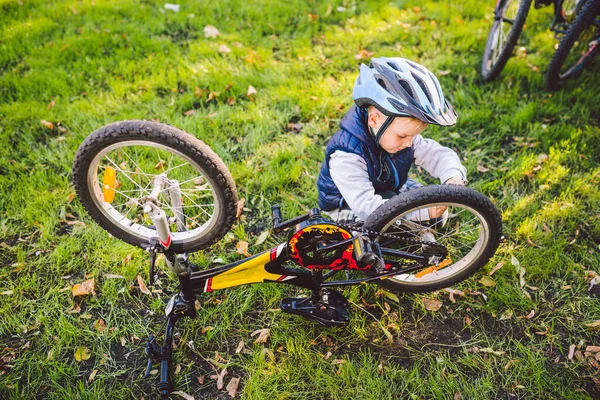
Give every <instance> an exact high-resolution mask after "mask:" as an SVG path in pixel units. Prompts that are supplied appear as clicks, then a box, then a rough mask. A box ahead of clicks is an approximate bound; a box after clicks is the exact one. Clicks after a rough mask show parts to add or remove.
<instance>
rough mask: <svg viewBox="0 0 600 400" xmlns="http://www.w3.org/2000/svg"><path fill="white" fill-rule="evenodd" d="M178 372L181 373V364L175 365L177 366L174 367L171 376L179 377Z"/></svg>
mask: <svg viewBox="0 0 600 400" xmlns="http://www.w3.org/2000/svg"><path fill="white" fill-rule="evenodd" d="M180 372H181V364H177V366H176V367H175V372H173V374H174V375H179V373H180Z"/></svg>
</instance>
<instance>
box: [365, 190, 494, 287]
mask: <svg viewBox="0 0 600 400" xmlns="http://www.w3.org/2000/svg"><path fill="white" fill-rule="evenodd" d="M363 228H365V229H368V230H372V231H378V232H383V233H389V234H393V235H397V236H403V237H406V238H408V239H416V240H418V241H425V242H433V243H436V244H439V245H442V246H444V247H445V249H446V250H447V252H448V255H447V257H446V259H445V260H442V262H440V264H439V266H438V267H433V266H430V267H424V268H423V269H422V270H418V271H415V272H413V273H407V274H400V275H394V276H392V277H390V278H387V279H383V280H381V281H380V282H379V284H380V285H381V286H384V287H386V288H387V289H390V290H393V291H397V292H429V291H433V290H439V289H443V288H445V287H448V286H451V285H453V284H455V283H458V282H460V281H462V280H464V279H466V278H468V277H469V276H471V275H472V274H473V273H475V272H476V271H477V270H478V269H480V268H481V267H483V266H484V265H485V264H486V263H487V262H488V260H489V259H490V257H492V256H493V255H494V253H495V251H496V248H497V247H498V244H499V242H500V238H501V237H502V221H501V219H500V214H499V213H498V210H497V209H496V207H495V206H494V205H493V204H492V202H491V201H490V200H489V199H488V198H487V197H485V196H484V195H482V194H481V193H479V192H477V191H475V190H473V189H470V188H466V187H463V186H455V185H431V186H425V187H422V188H418V189H414V190H410V191H408V192H405V193H402V194H400V195H398V196H396V197H394V198H392V199H390V200H388V201H387V202H385V203H384V204H383V205H382V206H381V207H379V208H378V209H377V210H375V212H374V213H373V214H372V215H371V216H369V218H367V220H366V221H365V223H364V225H363ZM377 240H378V242H379V244H380V245H381V246H382V247H385V248H391V249H395V250H401V251H405V252H409V253H413V254H418V255H420V254H424V253H426V252H427V245H424V244H416V243H409V242H407V241H402V240H396V239H391V238H386V237H380V238H379V239H377ZM386 260H387V261H389V259H388V258H387V257H386Z"/></svg>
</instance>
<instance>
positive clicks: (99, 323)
mask: <svg viewBox="0 0 600 400" xmlns="http://www.w3.org/2000/svg"><path fill="white" fill-rule="evenodd" d="M94 329H95V330H97V331H98V333H103V332H104V331H105V330H106V323H105V322H104V320H103V319H102V318H98V319H97V320H96V321H95V322H94Z"/></svg>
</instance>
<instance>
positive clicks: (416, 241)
mask: <svg viewBox="0 0 600 400" xmlns="http://www.w3.org/2000/svg"><path fill="white" fill-rule="evenodd" d="M336 225H338V226H339V227H341V228H344V229H348V230H350V231H356V232H361V233H366V234H368V235H375V236H380V237H386V238H390V239H395V240H399V241H403V242H404V243H407V244H409V245H425V246H435V247H442V248H443V249H444V250H446V251H447V249H446V246H444V245H443V244H441V243H438V242H430V241H427V240H419V239H414V238H411V237H406V236H397V235H392V234H391V233H384V232H377V231H371V230H369V229H364V228H361V227H358V226H354V225H353V224H350V225H345V224H340V223H337V222H336ZM399 264H400V265H401V266H410V265H418V264H420V263H419V262H418V261H412V262H406V261H405V262H400V263H399Z"/></svg>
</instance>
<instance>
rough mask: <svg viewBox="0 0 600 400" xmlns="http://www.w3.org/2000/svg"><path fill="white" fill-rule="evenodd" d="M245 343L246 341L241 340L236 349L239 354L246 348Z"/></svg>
mask: <svg viewBox="0 0 600 400" xmlns="http://www.w3.org/2000/svg"><path fill="white" fill-rule="evenodd" d="M244 344H245V343H244V341H243V340H240V342H239V343H238V346H237V348H236V349H235V354H239V353H241V351H242V350H244Z"/></svg>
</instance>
